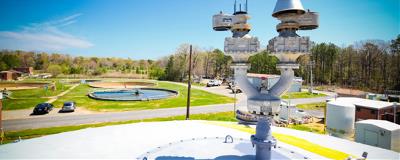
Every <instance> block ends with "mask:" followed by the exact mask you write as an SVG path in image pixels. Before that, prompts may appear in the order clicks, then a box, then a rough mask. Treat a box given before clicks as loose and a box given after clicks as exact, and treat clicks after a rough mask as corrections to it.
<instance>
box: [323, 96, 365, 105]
mask: <svg viewBox="0 0 400 160" xmlns="http://www.w3.org/2000/svg"><path fill="white" fill-rule="evenodd" d="M363 100H365V99H362V98H355V97H339V98H336V99H335V98H333V99H330V100H329V102H328V104H330V105H337V106H343V107H352V108H355V105H354V103H357V102H360V101H363Z"/></svg>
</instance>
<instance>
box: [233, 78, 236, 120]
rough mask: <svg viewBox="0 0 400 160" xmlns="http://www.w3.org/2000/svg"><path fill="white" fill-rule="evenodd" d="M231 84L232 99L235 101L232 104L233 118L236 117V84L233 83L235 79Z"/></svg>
mask: <svg viewBox="0 0 400 160" xmlns="http://www.w3.org/2000/svg"><path fill="white" fill-rule="evenodd" d="M232 82H233V83H232V85H233V94H234V97H233V98H234V99H235V101H234V102H233V116H235V117H236V92H237V91H236V82H235V79H233V81H232Z"/></svg>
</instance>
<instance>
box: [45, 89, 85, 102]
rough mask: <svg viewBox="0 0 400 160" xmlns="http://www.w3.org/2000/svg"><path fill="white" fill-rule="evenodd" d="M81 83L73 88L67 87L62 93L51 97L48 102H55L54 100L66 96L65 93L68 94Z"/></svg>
mask: <svg viewBox="0 0 400 160" xmlns="http://www.w3.org/2000/svg"><path fill="white" fill-rule="evenodd" d="M78 86H79V84H74V85H73V86H72V87H71V88H69V89H67V90H66V91H64V92H61V93H60V94H58V95H56V96H53V97H51V98H50V99H49V100H48V101H47V102H46V103H53V102H54V101H56V100H57V99H58V98H59V97H61V96H64V95H65V94H67V93H68V92H70V91H72V90H73V89H74V88H75V87H78Z"/></svg>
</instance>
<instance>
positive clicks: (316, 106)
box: [296, 102, 326, 110]
mask: <svg viewBox="0 0 400 160" xmlns="http://www.w3.org/2000/svg"><path fill="white" fill-rule="evenodd" d="M296 107H297V108H299V109H305V110H321V109H324V108H325V107H326V102H319V103H308V104H298V105H296Z"/></svg>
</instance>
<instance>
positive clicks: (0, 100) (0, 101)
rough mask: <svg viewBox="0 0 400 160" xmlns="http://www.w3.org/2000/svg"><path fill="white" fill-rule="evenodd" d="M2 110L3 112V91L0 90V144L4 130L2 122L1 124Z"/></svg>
mask: <svg viewBox="0 0 400 160" xmlns="http://www.w3.org/2000/svg"><path fill="white" fill-rule="evenodd" d="M2 112H3V93H2V92H0V144H3V138H4V131H3V124H2V120H3V119H2V117H1V116H2V115H1V114H2Z"/></svg>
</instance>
